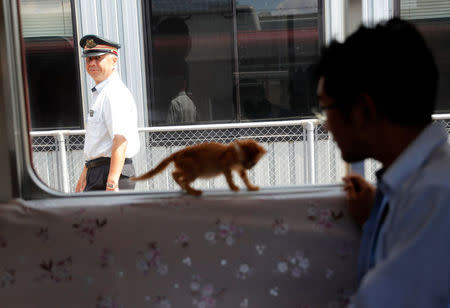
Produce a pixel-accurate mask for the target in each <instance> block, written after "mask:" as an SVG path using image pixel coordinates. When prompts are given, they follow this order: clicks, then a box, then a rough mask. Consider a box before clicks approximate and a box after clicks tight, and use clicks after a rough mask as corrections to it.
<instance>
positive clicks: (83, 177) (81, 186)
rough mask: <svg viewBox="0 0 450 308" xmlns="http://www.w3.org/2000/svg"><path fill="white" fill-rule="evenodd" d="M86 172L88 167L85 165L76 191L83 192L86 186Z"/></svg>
mask: <svg viewBox="0 0 450 308" xmlns="http://www.w3.org/2000/svg"><path fill="white" fill-rule="evenodd" d="M86 173H87V168H86V167H84V168H83V171H81V174H80V178H79V179H78V183H77V187H76V188H75V192H82V191H84V188H85V187H86Z"/></svg>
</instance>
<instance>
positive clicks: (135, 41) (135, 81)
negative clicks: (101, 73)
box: [76, 0, 148, 127]
mask: <svg viewBox="0 0 450 308" xmlns="http://www.w3.org/2000/svg"><path fill="white" fill-rule="evenodd" d="M76 14H77V17H76V19H77V32H78V38H81V37H83V36H84V35H87V34H96V35H100V36H102V37H105V38H108V39H111V40H113V41H116V42H119V43H120V44H121V48H120V49H119V74H120V76H121V77H122V80H123V82H124V83H125V84H126V85H127V86H128V88H129V89H130V91H131V93H132V94H133V96H134V98H135V100H136V104H137V108H138V121H139V122H138V123H139V126H141V127H142V126H146V121H147V116H148V115H147V111H146V110H147V108H146V105H147V94H146V81H145V80H146V79H145V57H144V37H143V26H142V11H141V1H139V0H108V1H105V0H80V1H76ZM80 66H81V68H80V69H81V82H82V95H83V98H84V99H83V108H84V110H87V106H88V105H87V103H88V102H89V101H90V99H92V98H91V95H90V89H91V88H92V87H93V86H94V85H95V84H94V82H93V81H92V79H91V78H90V77H89V75H88V74H87V73H86V71H85V69H84V59H82V58H80ZM85 115H86V113H85Z"/></svg>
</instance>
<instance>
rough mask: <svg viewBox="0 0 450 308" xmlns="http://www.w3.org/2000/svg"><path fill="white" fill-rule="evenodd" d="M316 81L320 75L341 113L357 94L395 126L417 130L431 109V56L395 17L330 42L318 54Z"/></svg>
mask: <svg viewBox="0 0 450 308" xmlns="http://www.w3.org/2000/svg"><path fill="white" fill-rule="evenodd" d="M316 77H317V79H318V78H320V77H324V79H325V83H324V90H325V92H326V93H327V95H329V96H331V97H332V98H333V99H334V100H335V102H336V104H337V105H338V108H339V109H341V110H343V111H344V112H345V111H348V110H349V109H350V108H351V106H352V105H353V104H355V102H356V100H357V98H358V97H359V95H360V94H362V93H367V94H368V95H369V96H370V97H372V99H373V100H374V103H375V105H376V108H377V110H378V111H379V112H380V114H382V115H383V116H385V117H386V118H387V119H388V120H389V121H390V122H392V123H395V124H400V125H405V126H415V127H418V126H423V125H425V124H427V123H429V122H430V120H431V115H432V113H433V111H434V107H435V101H436V91H437V83H438V72H437V67H436V64H435V62H434V58H433V55H432V53H431V51H430V49H429V48H428V47H427V45H426V43H425V40H424V38H423V37H422V35H421V34H420V33H419V32H418V30H417V29H416V28H415V27H414V26H413V25H412V24H411V23H409V22H407V21H404V20H401V19H399V18H394V19H391V20H389V21H388V22H386V23H380V24H378V25H377V26H376V27H375V28H367V27H365V26H360V27H359V29H358V30H357V31H356V32H355V33H353V34H352V35H350V36H349V37H348V38H347V40H346V41H345V42H344V43H338V42H336V41H333V42H332V43H331V44H330V45H329V46H328V47H325V48H324V49H323V50H322V55H321V59H320V61H319V63H318V68H317V74H316Z"/></svg>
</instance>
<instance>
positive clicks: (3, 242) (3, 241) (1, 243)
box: [0, 235, 8, 248]
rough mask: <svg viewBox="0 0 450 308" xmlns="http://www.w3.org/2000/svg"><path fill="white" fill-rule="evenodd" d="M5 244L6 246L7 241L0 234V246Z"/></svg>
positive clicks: (2, 246) (3, 246)
mask: <svg viewBox="0 0 450 308" xmlns="http://www.w3.org/2000/svg"><path fill="white" fill-rule="evenodd" d="M6 246H8V242H7V241H6V239H5V238H4V237H3V236H2V235H0V248H6Z"/></svg>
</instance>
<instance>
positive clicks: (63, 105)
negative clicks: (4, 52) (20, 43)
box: [20, 0, 83, 131]
mask: <svg viewBox="0 0 450 308" xmlns="http://www.w3.org/2000/svg"><path fill="white" fill-rule="evenodd" d="M20 18H21V28H22V35H23V40H24V52H25V59H26V71H27V83H28V97H29V108H30V118H31V127H32V129H33V130H34V131H36V130H50V129H58V128H66V129H70V128H80V127H81V126H82V123H83V121H82V111H81V109H82V107H81V91H80V81H79V69H78V60H77V59H78V57H77V46H78V44H76V40H75V43H74V31H73V28H74V27H73V19H72V7H71V1H70V0H46V1H39V0H21V1H20Z"/></svg>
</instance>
